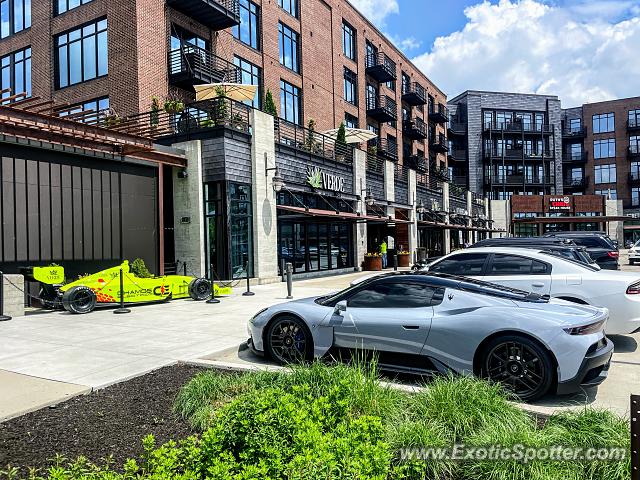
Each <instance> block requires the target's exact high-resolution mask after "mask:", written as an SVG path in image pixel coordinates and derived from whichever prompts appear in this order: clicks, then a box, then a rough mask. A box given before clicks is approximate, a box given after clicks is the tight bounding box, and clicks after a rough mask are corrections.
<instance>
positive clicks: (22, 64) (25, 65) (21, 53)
mask: <svg viewBox="0 0 640 480" xmlns="http://www.w3.org/2000/svg"><path fill="white" fill-rule="evenodd" d="M0 87H1V88H0V90H5V89H8V91H7V92H5V93H3V94H2V98H6V97H10V96H12V95H16V94H19V93H26V94H27V96H28V97H30V96H31V47H27V48H25V49H24V50H18V51H17V52H13V53H10V54H9V55H5V56H4V57H2V58H0ZM4 103H7V102H4Z"/></svg>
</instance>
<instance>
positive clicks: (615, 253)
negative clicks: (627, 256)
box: [607, 251, 620, 258]
mask: <svg viewBox="0 0 640 480" xmlns="http://www.w3.org/2000/svg"><path fill="white" fill-rule="evenodd" d="M607 255H609V256H610V257H613V258H618V257H619V256H620V254H619V253H618V252H617V251H612V252H607Z"/></svg>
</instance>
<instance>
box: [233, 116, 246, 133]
mask: <svg viewBox="0 0 640 480" xmlns="http://www.w3.org/2000/svg"><path fill="white" fill-rule="evenodd" d="M231 125H232V126H233V128H235V129H236V130H240V131H243V130H244V122H243V121H242V115H240V114H239V113H234V114H233V117H232V118H231Z"/></svg>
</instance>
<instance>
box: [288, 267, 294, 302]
mask: <svg viewBox="0 0 640 480" xmlns="http://www.w3.org/2000/svg"><path fill="white" fill-rule="evenodd" d="M292 298H293V265H292V264H290V263H287V299H288V300H291V299H292Z"/></svg>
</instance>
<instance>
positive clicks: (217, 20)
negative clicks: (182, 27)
mask: <svg viewBox="0 0 640 480" xmlns="http://www.w3.org/2000/svg"><path fill="white" fill-rule="evenodd" d="M167 3H168V5H169V6H171V7H173V8H175V9H176V10H179V11H181V12H182V13H186V14H187V15H188V16H190V17H191V18H194V19H196V20H197V21H198V22H200V23H202V24H204V25H206V26H207V27H209V28H211V29H213V30H224V29H225V28H229V27H234V26H236V25H240V2H239V0H167Z"/></svg>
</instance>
